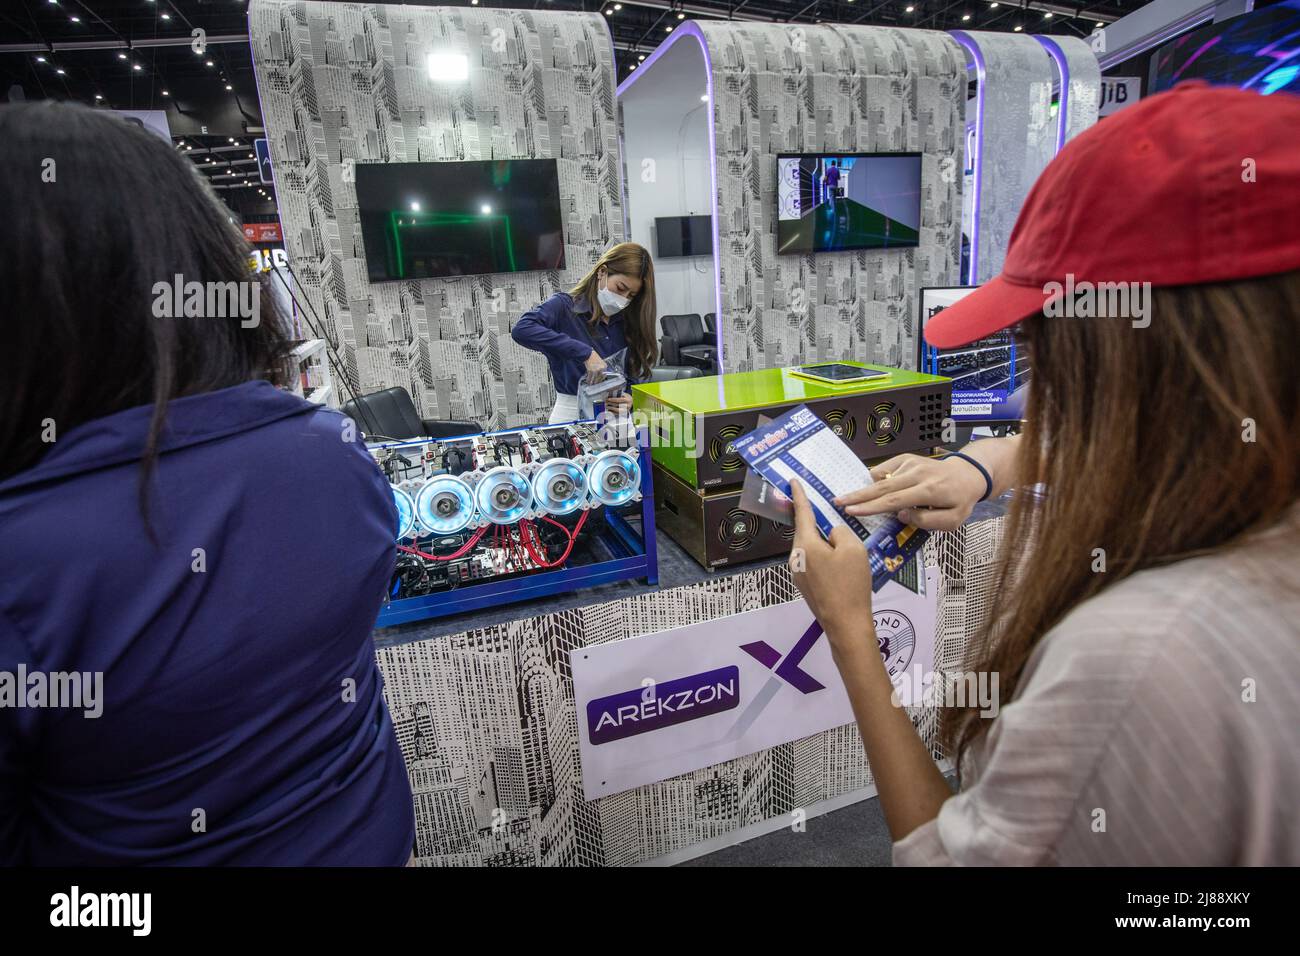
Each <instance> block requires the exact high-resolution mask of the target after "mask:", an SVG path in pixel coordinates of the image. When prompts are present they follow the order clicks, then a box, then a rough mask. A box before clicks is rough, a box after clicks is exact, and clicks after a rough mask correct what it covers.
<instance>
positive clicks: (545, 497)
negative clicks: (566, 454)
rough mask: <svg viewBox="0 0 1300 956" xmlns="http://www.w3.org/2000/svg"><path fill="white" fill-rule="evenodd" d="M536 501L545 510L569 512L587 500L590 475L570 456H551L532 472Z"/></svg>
mask: <svg viewBox="0 0 1300 956" xmlns="http://www.w3.org/2000/svg"><path fill="white" fill-rule="evenodd" d="M533 502H534V504H536V505H537V507H538V508H540V509H541V510H542V511H545V512H546V513H547V514H553V515H567V514H568V513H569V512H571V511H577V510H578V509H579V508H581V507H582V506H583V505H584V504H586V502H587V476H586V474H584V473H583V470H582V468H581V467H580V466H579V465H578V464H577V463H576V462H573V461H571V460H569V459H568V458H552V459H551V460H550V461H547V462H545V463H543V464H542V465H541V466H539V467H538V469H537V471H536V472H535V473H534V474H533Z"/></svg>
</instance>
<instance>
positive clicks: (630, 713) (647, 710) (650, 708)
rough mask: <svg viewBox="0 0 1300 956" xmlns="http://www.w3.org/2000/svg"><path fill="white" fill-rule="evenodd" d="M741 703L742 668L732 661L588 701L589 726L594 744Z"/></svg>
mask: <svg viewBox="0 0 1300 956" xmlns="http://www.w3.org/2000/svg"><path fill="white" fill-rule="evenodd" d="M739 705H740V668H738V667H736V666H735V665H734V664H733V665H731V666H730V667H720V668H718V669H717V670H713V671H705V672H704V673H703V674H692V675H691V676H690V677H679V678H678V679H677V680H670V681H665V682H664V683H662V684H655V685H653V686H648V687H638V688H636V689H635V690H627V691H623V692H622V693H621V694H611V695H610V696H609V697H599V698H597V699H596V700H593V701H589V702H588V703H587V729H588V731H589V732H590V736H591V744H592V746H593V747H595V746H599V745H600V744H607V743H609V742H610V741H613V740H622V739H624V738H625V737H634V736H636V735H637V734H645V733H649V732H650V731H652V730H660V729H662V728H664V727H671V726H673V724H681V723H685V722H686V721H688V720H697V719H698V718H700V717H708V716H709V715H710V714H720V713H722V712H723V711H724V710H731V709H732V708H734V707H738V706H739Z"/></svg>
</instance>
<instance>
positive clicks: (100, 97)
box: [95, 93, 104, 100]
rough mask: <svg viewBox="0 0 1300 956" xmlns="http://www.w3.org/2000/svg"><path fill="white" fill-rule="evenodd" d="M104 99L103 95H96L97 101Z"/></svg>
mask: <svg viewBox="0 0 1300 956" xmlns="http://www.w3.org/2000/svg"><path fill="white" fill-rule="evenodd" d="M103 98H104V97H103V96H102V95H101V94H99V93H96V94H95V99H97V100H102V99H103Z"/></svg>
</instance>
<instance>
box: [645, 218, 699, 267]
mask: <svg viewBox="0 0 1300 956" xmlns="http://www.w3.org/2000/svg"><path fill="white" fill-rule="evenodd" d="M655 255H656V256H658V257H659V258H660V259H672V258H679V257H682V256H711V255H713V217H712V216H660V217H658V218H656V219H655Z"/></svg>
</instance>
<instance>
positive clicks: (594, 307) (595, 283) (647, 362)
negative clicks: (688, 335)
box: [569, 242, 659, 381]
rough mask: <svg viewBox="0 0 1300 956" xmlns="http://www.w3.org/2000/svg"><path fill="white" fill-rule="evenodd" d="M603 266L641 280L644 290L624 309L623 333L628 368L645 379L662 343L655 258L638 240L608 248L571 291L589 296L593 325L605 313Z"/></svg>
mask: <svg viewBox="0 0 1300 956" xmlns="http://www.w3.org/2000/svg"><path fill="white" fill-rule="evenodd" d="M601 269H605V270H606V271H607V272H608V273H609V274H610V275H624V276H635V277H636V278H638V279H640V280H641V291H640V292H638V293H637V294H636V295H635V296H634V297H633V299H632V302H631V304H629V305H628V307H627V308H626V309H624V310H623V335H624V337H625V338H626V339H627V368H628V371H629V372H630V373H631V374H632V376H633V377H634V378H635V379H637V380H638V381H645V380H646V379H647V378H649V377H650V369H651V368H653V367H654V364H655V360H656V359H657V358H658V357H659V345H658V343H657V342H656V341H655V321H656V319H658V316H657V315H656V314H655V310H656V309H657V308H658V306H657V305H656V304H655V264H654V260H653V259H651V258H650V253H649V252H647V251H646V249H645V247H644V246H640V245H637V244H636V243H635V242H620V243H619V244H618V245H616V246H611V247H610V248H608V249H606V250H605V252H604V254H603V255H601V257H600V258H599V259H597V260H596V264H595V265H593V266H592V267H591V268H590V269H588V270H587V274H586V275H585V276H583V277H582V279H581V280H580V281H579V282H578V284H577V285H575V286H574V287H573V289H572V291H571V292H570V293H569V294H570V295H572V296H573V297H574V298H575V299H586V300H587V302H588V303H590V304H591V321H592V323H593V324H594V323H596V322H599V321H600V320H601V319H602V318H603V317H604V315H605V311H604V309H602V308H601V307H600V298H599V297H598V296H597V295H596V290H597V289H599V288H600V276H599V274H598V273H599V272H600V270H601Z"/></svg>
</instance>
